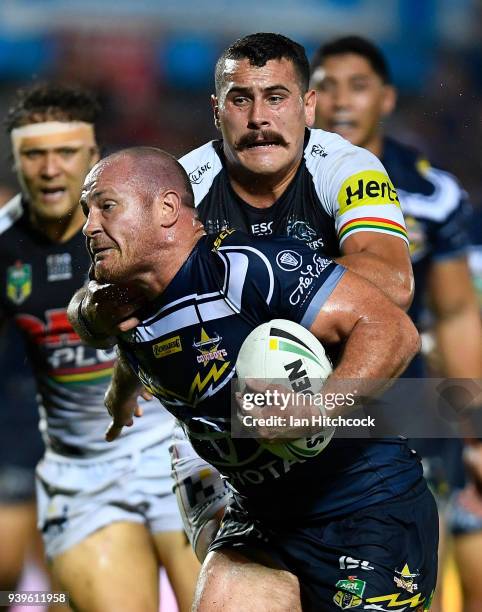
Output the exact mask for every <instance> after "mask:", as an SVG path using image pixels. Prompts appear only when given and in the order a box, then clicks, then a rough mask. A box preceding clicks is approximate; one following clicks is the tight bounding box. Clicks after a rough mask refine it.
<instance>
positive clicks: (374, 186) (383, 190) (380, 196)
mask: <svg viewBox="0 0 482 612" xmlns="http://www.w3.org/2000/svg"><path fill="white" fill-rule="evenodd" d="M338 203H339V205H340V213H341V214H343V213H344V212H346V211H347V210H350V209H352V208H355V207H357V206H373V205H376V204H396V205H397V206H400V204H399V201H398V196H397V192H396V190H395V187H394V186H393V184H392V182H391V180H390V179H389V178H388V176H387V175H386V174H384V173H383V172H378V171H375V170H369V171H366V172H359V173H358V174H354V175H353V176H350V178H348V179H347V180H346V181H345V182H344V183H343V185H342V187H341V189H340V192H339V194H338Z"/></svg>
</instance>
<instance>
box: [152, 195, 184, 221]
mask: <svg viewBox="0 0 482 612" xmlns="http://www.w3.org/2000/svg"><path fill="white" fill-rule="evenodd" d="M181 205H182V202H181V196H180V195H179V194H178V193H177V191H174V190H168V191H164V192H163V193H161V194H159V197H158V202H157V206H158V211H159V214H160V222H161V227H171V225H174V223H176V221H177V219H178V217H179V211H180V208H181Z"/></svg>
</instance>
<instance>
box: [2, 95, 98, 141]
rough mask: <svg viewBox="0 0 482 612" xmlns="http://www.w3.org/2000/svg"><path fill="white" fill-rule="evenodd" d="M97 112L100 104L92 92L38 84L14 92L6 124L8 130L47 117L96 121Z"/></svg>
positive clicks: (37, 121)
mask: <svg viewBox="0 0 482 612" xmlns="http://www.w3.org/2000/svg"><path fill="white" fill-rule="evenodd" d="M99 113H100V105H99V103H98V101H97V98H96V97H95V96H94V94H92V93H91V92H89V91H86V90H84V89H81V88H80V87H69V86H64V85H52V84H46V83H41V84H37V85H34V86H32V87H26V88H24V89H19V90H18V91H17V94H16V98H15V100H14V102H13V104H12V105H11V106H10V108H9V110H8V114H7V117H6V119H5V127H6V129H7V132H8V133H10V132H11V131H12V130H13V129H15V128H16V127H20V126H22V125H28V124H29V123H40V122H43V121H46V120H47V119H48V120H52V121H85V122H87V123H95V121H96V120H97V118H98V115H99Z"/></svg>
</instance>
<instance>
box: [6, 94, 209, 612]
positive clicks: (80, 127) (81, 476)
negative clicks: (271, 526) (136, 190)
mask: <svg viewBox="0 0 482 612" xmlns="http://www.w3.org/2000/svg"><path fill="white" fill-rule="evenodd" d="M97 112H98V105H97V103H96V101H95V99H94V98H93V97H92V95H91V94H90V93H87V92H84V91H82V90H80V89H75V88H66V87H56V86H51V85H45V86H43V85H38V86H34V87H32V88H29V89H27V90H24V91H22V92H20V93H19V95H18V98H17V99H16V101H15V104H14V105H13V106H12V109H11V112H10V114H9V117H8V131H9V134H10V136H11V142H12V151H13V157H14V161H15V168H16V170H17V174H18V178H19V181H20V184H21V187H22V192H21V193H20V194H19V195H17V196H16V197H14V198H13V199H12V200H11V201H10V202H9V203H8V204H6V205H5V206H4V208H3V209H2V210H1V211H0V270H1V281H0V290H1V291H0V313H1V317H2V318H4V319H5V318H8V319H10V320H12V322H13V323H14V324H15V325H16V326H17V328H18V329H19V330H20V331H21V332H22V333H23V335H24V337H25V340H26V345H27V350H28V358H29V361H30V363H31V365H32V368H33V370H34V374H35V378H36V383H37V388H38V392H39V402H40V406H39V407H40V412H41V426H42V430H43V432H44V437H45V443H46V449H47V450H46V453H45V456H44V458H43V459H42V461H41V462H40V464H39V466H38V468H37V505H38V515H39V516H38V524H39V528H40V530H41V532H42V536H43V539H44V543H45V549H46V553H47V556H48V559H49V561H50V562H51V567H52V571H53V574H54V577H55V579H56V580H57V582H58V583H59V586H60V587H61V588H63V589H64V590H66V591H68V592H69V595H70V601H71V603H72V605H74V606H75V608H76V609H78V610H89V612H94V611H99V612H100V611H103V610H107V609H122V610H126V611H127V610H132V611H136V612H137V610H140V609H142V610H146V611H147V610H152V611H154V610H157V609H158V593H159V565H160V564H162V565H164V566H165V567H166V569H167V571H168V574H169V575H170V578H171V582H172V584H173V586H174V588H175V591H176V594H177V597H178V601H179V604H180V607H181V609H182V610H187V609H189V608H190V605H191V600H192V593H193V589H194V583H195V580H196V575H197V569H198V566H197V562H196V560H195V559H194V557H193V555H192V552H191V550H190V548H189V546H187V545H186V540H185V537H184V534H183V533H182V524H181V521H180V517H179V514H178V511H177V505H176V500H175V497H174V496H173V495H172V484H171V477H170V465H169V464H170V462H169V453H168V445H169V439H170V434H171V430H172V426H173V419H172V417H171V416H170V415H169V414H168V413H167V412H166V411H163V410H162V408H161V407H160V406H158V405H152V406H151V407H150V408H149V409H146V414H145V416H146V417H147V419H146V421H145V422H144V425H143V426H141V427H140V428H138V429H137V434H136V435H128V436H126V437H125V438H124V439H123V440H119V441H118V442H119V443H118V444H116V445H115V446H112V445H109V444H108V443H107V442H106V441H105V440H104V438H103V435H102V429H103V428H106V427H107V425H108V423H109V420H108V417H107V415H106V414H105V408H104V403H103V399H104V393H105V390H106V388H107V384H108V381H109V379H110V375H111V373H112V368H113V365H114V360H115V354H114V352H113V351H112V350H110V351H103V350H97V349H92V348H91V347H89V346H86V345H84V344H83V343H82V342H81V340H80V338H79V337H78V335H77V334H76V333H75V332H74V330H73V329H72V327H71V326H70V324H69V322H68V320H67V316H66V306H67V303H68V300H69V297H70V296H71V295H72V292H73V291H74V290H75V288H77V287H78V286H79V285H82V284H83V283H84V282H85V281H86V279H87V273H88V269H89V264H90V260H89V257H88V255H87V254H86V251H85V238H84V236H83V235H82V232H81V228H82V225H83V223H84V216H83V213H82V210H81V208H80V207H79V203H78V200H79V197H80V190H81V186H82V182H83V180H84V178H85V176H86V174H87V172H88V171H89V169H90V168H91V167H92V165H93V164H94V163H95V162H96V161H97V160H98V159H99V153H98V147H97V143H96V139H95V131H94V121H95V119H96V116H97ZM156 404H157V402H156ZM133 433H134V432H133ZM10 435H12V432H11V431H10ZM18 452H19V453H21V449H19V450H18ZM127 474H128V475H129V485H124V484H123V480H124V479H125V478H126V477H127V476H126V475H127Z"/></svg>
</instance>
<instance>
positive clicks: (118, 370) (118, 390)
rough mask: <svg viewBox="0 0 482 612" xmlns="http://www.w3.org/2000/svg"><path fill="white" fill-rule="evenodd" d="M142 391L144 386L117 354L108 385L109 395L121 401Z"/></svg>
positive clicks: (120, 355) (122, 357) (125, 360)
mask: <svg viewBox="0 0 482 612" xmlns="http://www.w3.org/2000/svg"><path fill="white" fill-rule="evenodd" d="M143 389H144V386H143V385H142V383H141V382H140V380H139V379H138V378H137V376H136V375H135V374H134V372H133V371H132V369H131V367H130V365H129V363H128V362H127V359H126V358H125V356H124V355H123V354H122V353H121V352H119V354H118V358H117V361H116V364H115V366H114V371H113V373H112V379H111V382H110V385H109V393H110V394H112V395H113V396H114V397H119V398H122V399H123V398H126V397H130V396H133V395H136V396H137V395H139V394H140V392H141V391H142V390H143Z"/></svg>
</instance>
